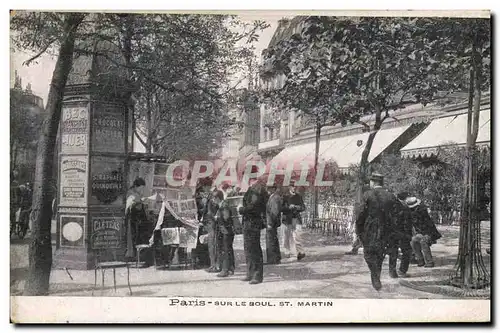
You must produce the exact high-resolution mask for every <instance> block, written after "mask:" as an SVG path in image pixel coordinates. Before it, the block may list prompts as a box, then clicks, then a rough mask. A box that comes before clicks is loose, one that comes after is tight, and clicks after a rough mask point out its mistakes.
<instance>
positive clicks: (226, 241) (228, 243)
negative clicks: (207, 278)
mask: <svg viewBox="0 0 500 333" xmlns="http://www.w3.org/2000/svg"><path fill="white" fill-rule="evenodd" d="M214 202H215V204H216V205H218V206H219V209H218V210H217V226H218V229H219V230H218V231H219V234H220V235H221V237H222V244H221V252H220V254H221V260H220V261H221V268H222V271H221V272H220V273H219V274H217V277H227V276H230V275H233V274H234V268H235V263H234V249H233V241H234V228H233V216H232V212H231V207H229V205H228V203H227V201H224V194H223V193H222V191H217V192H216V193H215V195H214Z"/></svg>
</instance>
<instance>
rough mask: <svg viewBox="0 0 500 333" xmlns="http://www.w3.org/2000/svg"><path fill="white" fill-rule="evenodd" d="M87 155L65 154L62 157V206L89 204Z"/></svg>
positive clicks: (60, 201)
mask: <svg viewBox="0 0 500 333" xmlns="http://www.w3.org/2000/svg"><path fill="white" fill-rule="evenodd" d="M87 179H88V158H87V156H63V157H62V158H61V178H60V188H61V191H60V197H59V204H60V205H61V206H76V207H85V206H86V205H87Z"/></svg>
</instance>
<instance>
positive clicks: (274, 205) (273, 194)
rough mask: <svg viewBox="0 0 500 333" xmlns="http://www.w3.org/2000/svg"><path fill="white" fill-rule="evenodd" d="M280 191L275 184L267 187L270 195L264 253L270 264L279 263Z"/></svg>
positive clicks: (267, 207) (281, 202) (281, 204)
mask: <svg viewBox="0 0 500 333" xmlns="http://www.w3.org/2000/svg"><path fill="white" fill-rule="evenodd" d="M280 192H281V191H280V188H279V187H277V186H271V187H269V194H270V197H269V200H268V201H267V206H266V222H267V230H266V254H267V263H268V264H271V265H273V264H274V265H277V264H280V263H281V252H280V243H279V240H278V227H279V226H280V225H281V209H282V206H283V199H282V198H281V193H280Z"/></svg>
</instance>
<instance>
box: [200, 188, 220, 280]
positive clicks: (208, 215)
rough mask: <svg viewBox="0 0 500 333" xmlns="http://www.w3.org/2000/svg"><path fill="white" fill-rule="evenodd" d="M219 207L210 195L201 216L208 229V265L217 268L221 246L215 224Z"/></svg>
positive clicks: (218, 267) (218, 266)
mask: <svg viewBox="0 0 500 333" xmlns="http://www.w3.org/2000/svg"><path fill="white" fill-rule="evenodd" d="M218 209H219V207H218V206H217V205H216V204H214V202H213V197H212V196H211V197H210V198H209V200H208V201H207V204H206V209H205V211H204V216H203V225H204V227H205V228H206V230H207V231H208V236H207V240H208V254H209V256H210V267H212V268H214V269H217V270H219V269H220V258H221V248H222V246H221V245H222V244H221V243H222V235H221V234H220V232H219V228H218V225H217V218H216V214H217V210H218Z"/></svg>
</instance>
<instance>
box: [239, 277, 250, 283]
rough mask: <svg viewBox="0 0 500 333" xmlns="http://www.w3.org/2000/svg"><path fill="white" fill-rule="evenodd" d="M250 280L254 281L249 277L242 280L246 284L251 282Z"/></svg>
mask: <svg viewBox="0 0 500 333" xmlns="http://www.w3.org/2000/svg"><path fill="white" fill-rule="evenodd" d="M250 280H252V279H251V278H249V277H246V278H243V279H241V281H244V282H248V281H250Z"/></svg>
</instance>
